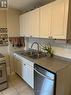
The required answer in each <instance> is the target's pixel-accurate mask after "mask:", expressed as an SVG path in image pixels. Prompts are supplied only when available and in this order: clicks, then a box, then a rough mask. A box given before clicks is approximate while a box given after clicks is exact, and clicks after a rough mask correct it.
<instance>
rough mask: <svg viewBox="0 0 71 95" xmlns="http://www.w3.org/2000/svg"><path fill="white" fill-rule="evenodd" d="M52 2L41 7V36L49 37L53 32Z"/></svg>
mask: <svg viewBox="0 0 71 95" xmlns="http://www.w3.org/2000/svg"><path fill="white" fill-rule="evenodd" d="M51 5H52V4H48V5H45V6H42V7H40V37H41V38H48V37H49V36H50V32H51V17H52V6H51Z"/></svg>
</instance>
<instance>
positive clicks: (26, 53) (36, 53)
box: [20, 50, 46, 59]
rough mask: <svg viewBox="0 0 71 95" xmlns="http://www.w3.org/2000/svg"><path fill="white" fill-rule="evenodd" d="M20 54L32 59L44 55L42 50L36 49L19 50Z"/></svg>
mask: <svg viewBox="0 0 71 95" xmlns="http://www.w3.org/2000/svg"><path fill="white" fill-rule="evenodd" d="M20 54H21V55H23V56H28V57H30V58H33V59H37V58H42V57H45V56H46V54H45V53H44V52H42V51H37V50H27V51H24V52H21V53H20Z"/></svg>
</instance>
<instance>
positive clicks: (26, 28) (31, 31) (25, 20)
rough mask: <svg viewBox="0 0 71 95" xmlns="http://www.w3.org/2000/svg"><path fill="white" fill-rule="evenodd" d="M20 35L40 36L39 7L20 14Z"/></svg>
mask: <svg viewBox="0 0 71 95" xmlns="http://www.w3.org/2000/svg"><path fill="white" fill-rule="evenodd" d="M20 35H21V36H26V37H30V36H32V37H39V8H37V9H35V10H32V11H30V12H27V13H25V14H23V15H22V16H20Z"/></svg>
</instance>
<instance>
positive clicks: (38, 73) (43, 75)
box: [34, 69, 54, 81]
mask: <svg viewBox="0 0 71 95" xmlns="http://www.w3.org/2000/svg"><path fill="white" fill-rule="evenodd" d="M34 71H35V72H37V73H38V74H39V75H41V76H42V77H44V78H47V79H49V80H51V81H54V79H53V78H50V77H49V76H45V75H43V74H41V73H40V72H38V71H37V70H36V69H34Z"/></svg>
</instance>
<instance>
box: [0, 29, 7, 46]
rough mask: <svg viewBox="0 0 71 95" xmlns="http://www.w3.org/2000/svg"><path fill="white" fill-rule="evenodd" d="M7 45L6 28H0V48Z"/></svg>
mask: <svg viewBox="0 0 71 95" xmlns="http://www.w3.org/2000/svg"><path fill="white" fill-rule="evenodd" d="M7 45H8V34H7V28H0V46H7Z"/></svg>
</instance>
